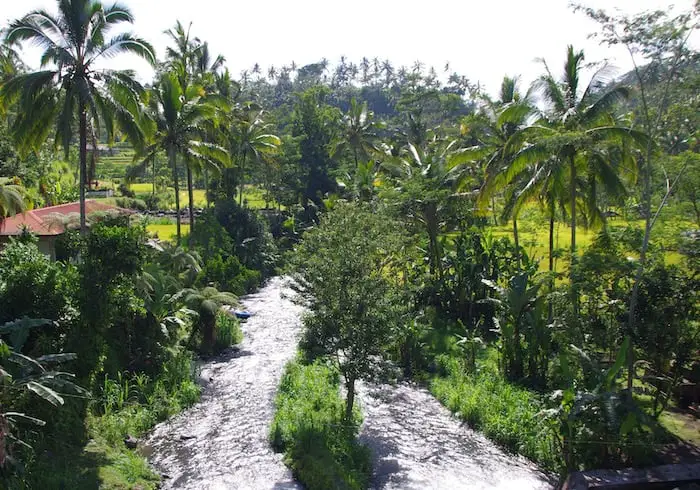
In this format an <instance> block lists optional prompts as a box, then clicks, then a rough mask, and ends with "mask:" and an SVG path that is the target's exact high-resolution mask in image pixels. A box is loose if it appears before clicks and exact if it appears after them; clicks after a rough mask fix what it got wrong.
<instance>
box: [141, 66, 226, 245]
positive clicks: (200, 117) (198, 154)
mask: <svg viewBox="0 0 700 490" xmlns="http://www.w3.org/2000/svg"><path fill="white" fill-rule="evenodd" d="M148 107H149V120H148V121H147V122H146V123H145V124H144V132H145V133H147V134H149V140H150V143H149V144H148V145H146V146H144V147H143V148H142V149H141V150H140V151H139V152H137V158H140V159H143V160H147V161H150V160H151V159H152V158H155V156H156V155H157V153H158V152H159V151H164V152H165V153H166V154H167V155H168V162H169V164H170V167H171V169H172V171H173V185H174V187H175V210H176V212H177V243H178V244H179V243H180V241H181V238H182V233H181V217H180V185H179V177H178V157H179V158H180V159H182V160H185V161H186V162H187V163H188V164H190V165H195V164H196V165H199V166H200V167H202V168H209V169H210V170H211V171H214V172H218V170H219V167H220V166H221V165H228V164H229V162H230V158H229V155H228V153H227V152H226V150H225V149H224V148H222V147H220V146H219V145H216V144H214V143H210V142H208V141H207V140H206V138H207V135H208V134H209V125H210V124H211V120H212V119H213V118H215V117H216V112H217V109H216V107H215V106H214V105H213V104H211V103H209V102H207V101H206V98H205V93H204V89H203V88H202V87H200V86H198V85H194V84H191V85H189V87H188V88H187V90H186V91H185V90H183V87H182V85H181V84H180V80H179V77H178V75H177V74H175V73H173V72H168V73H166V74H164V75H163V76H162V77H161V78H160V80H159V81H158V83H157V84H156V86H155V87H153V88H152V89H151V91H150V93H149V101H148ZM189 207H190V210H189V211H190V223H194V211H193V209H192V199H191V198H190V206H189Z"/></svg>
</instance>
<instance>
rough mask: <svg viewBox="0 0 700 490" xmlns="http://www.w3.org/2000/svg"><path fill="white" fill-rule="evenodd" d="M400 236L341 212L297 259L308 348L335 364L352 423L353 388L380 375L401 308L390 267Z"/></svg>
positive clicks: (364, 213)
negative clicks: (343, 383)
mask: <svg viewBox="0 0 700 490" xmlns="http://www.w3.org/2000/svg"><path fill="white" fill-rule="evenodd" d="M399 244H400V235H399V234H398V233H397V232H396V231H394V229H392V226H391V223H390V222H389V220H388V218H386V217H384V216H382V215H381V214H379V213H376V212H373V210H372V209H371V208H370V207H369V206H366V205H360V204H339V205H337V206H336V207H335V208H334V210H333V211H332V212H331V213H329V214H328V215H326V216H325V217H324V218H323V219H322V220H321V224H320V225H319V226H318V227H317V228H316V229H314V230H312V231H310V232H308V233H307V234H306V236H305V238H304V241H303V243H302V244H301V246H300V247H299V249H298V250H297V253H296V255H295V264H294V265H295V266H296V267H295V269H296V271H297V273H296V274H295V280H296V289H297V290H298V291H299V292H300V294H301V298H302V299H303V302H304V304H305V305H306V306H307V307H308V308H309V313H308V315H307V316H306V317H305V319H304V327H305V330H304V339H303V341H302V345H303V346H304V347H305V348H306V350H307V351H308V352H309V353H310V354H312V355H328V356H330V357H331V358H333V359H334V360H335V362H336V363H337V365H338V368H339V370H340V372H341V374H342V376H343V380H344V382H345V387H346V390H347V400H346V411H345V416H346V418H348V419H349V418H350V417H351V416H352V409H353V405H354V400H355V381H357V380H359V379H367V378H371V377H372V376H373V375H375V374H376V373H377V372H379V370H380V369H381V360H382V355H383V353H384V352H385V350H386V347H387V345H388V344H389V343H390V342H391V340H392V338H393V336H394V333H395V331H396V327H397V324H398V319H399V316H400V315H399V313H400V306H399V302H398V301H397V299H398V297H397V291H396V289H395V288H394V287H393V284H392V281H391V278H392V274H391V261H392V259H393V258H394V257H395V253H394V252H395V251H396V250H398V246H399Z"/></svg>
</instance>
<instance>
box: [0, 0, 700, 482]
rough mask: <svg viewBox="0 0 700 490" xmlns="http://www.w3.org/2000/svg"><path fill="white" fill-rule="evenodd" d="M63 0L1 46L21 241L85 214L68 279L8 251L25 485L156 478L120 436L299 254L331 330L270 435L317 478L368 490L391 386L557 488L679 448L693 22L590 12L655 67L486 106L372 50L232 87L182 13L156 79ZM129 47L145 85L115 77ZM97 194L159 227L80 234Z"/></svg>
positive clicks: (116, 12)
mask: <svg viewBox="0 0 700 490" xmlns="http://www.w3.org/2000/svg"><path fill="white" fill-rule="evenodd" d="M58 7H59V9H58V13H57V14H55V15H54V14H52V13H47V12H43V11H37V12H33V13H30V14H28V15H27V16H25V17H23V18H21V19H18V20H15V21H12V22H10V24H9V26H8V27H7V29H6V30H5V31H4V32H3V34H4V43H3V44H2V46H1V48H0V107H1V109H2V110H1V111H0V229H1V226H2V221H3V220H4V218H6V217H9V216H12V215H15V214H17V213H20V212H22V211H24V210H26V209H29V208H31V207H40V206H44V205H55V204H60V203H65V202H71V201H74V200H76V199H79V200H80V202H81V212H80V215H79V216H78V217H72V216H63V217H60V216H57V217H54V218H55V221H56V226H60V227H62V229H63V230H64V231H65V233H63V234H62V235H61V236H60V238H59V239H58V240H57V242H56V257H57V259H58V260H56V261H51V260H49V258H47V257H45V256H44V255H42V254H41V253H40V252H39V249H38V246H37V242H38V240H41V238H37V237H34V236H32V234H31V233H30V232H29V231H26V232H25V233H23V234H22V235H20V236H18V237H15V238H13V239H12V240H10V241H9V242H8V243H3V244H2V249H1V251H0V378H1V379H2V384H1V385H0V402H2V405H1V406H2V409H1V410H0V478H2V483H3V485H4V486H9V487H11V488H13V487H17V488H22V487H26V486H29V487H33V488H42V487H43V488H46V487H49V488H51V487H62V486H66V487H77V488H95V487H96V486H97V483H98V482H101V484H102V485H103V486H105V487H107V488H129V487H131V486H140V487H142V488H144V487H145V488H148V487H151V488H152V487H154V486H155V485H156V482H157V480H158V478H157V475H154V474H153V473H152V471H151V470H150V469H149V468H148V467H147V465H146V464H145V462H144V461H143V459H142V458H140V456H137V455H136V453H134V452H132V451H131V450H128V449H127V448H126V447H125V445H124V439H126V440H127V442H130V441H131V439H132V438H133V437H138V436H139V435H140V434H142V433H143V432H144V431H146V430H148V429H149V428H150V427H151V426H152V425H153V424H154V423H156V422H157V421H159V420H162V419H164V418H165V417H168V416H170V415H172V414H174V413H176V412H177V411H179V410H180V409H182V408H183V407H186V406H188V405H190V404H192V403H194V402H195V401H196V400H197V399H198V396H199V388H198V387H197V385H196V384H195V383H194V379H195V377H194V369H195V367H194V366H195V364H194V359H195V355H197V354H202V355H210V354H212V353H216V352H219V351H221V350H223V349H226V348H227V347H228V346H230V345H232V344H234V343H236V342H239V341H240V340H241V331H240V328H239V325H238V323H237V320H235V319H234V318H232V317H231V316H230V315H229V314H228V313H227V312H226V309H225V308H223V307H224V306H226V305H235V303H236V296H238V295H241V294H244V293H246V292H248V291H250V290H252V289H254V288H256V287H257V286H259V285H260V284H261V283H262V281H263V280H264V279H265V278H266V277H268V276H270V275H272V274H274V273H275V272H276V270H277V269H278V267H279V266H280V265H282V263H285V264H286V265H287V266H288V268H289V270H290V272H291V274H292V275H293V276H294V277H295V279H296V288H297V290H298V292H299V296H298V298H299V300H300V301H302V302H303V303H304V304H305V305H306V306H307V307H308V311H309V314H308V315H307V316H306V317H305V320H304V326H305V328H304V336H303V340H302V342H301V344H300V349H301V354H300V357H299V359H297V360H296V361H294V362H293V363H292V364H290V366H289V367H288V370H287V372H286V373H285V375H284V378H283V380H282V385H281V387H280V393H279V395H278V398H277V414H276V416H275V420H274V423H273V427H272V429H271V439H272V441H273V443H274V445H275V447H276V448H277V449H279V450H281V451H284V452H285V457H286V460H287V462H288V464H289V465H290V467H291V468H292V469H293V471H294V472H295V475H296V476H297V477H298V478H299V479H300V480H302V481H304V482H305V483H306V484H307V485H308V486H309V488H315V487H317V488H328V487H329V486H330V487H347V488H362V487H364V486H366V484H367V481H368V475H369V474H370V469H369V463H368V461H369V458H368V454H367V452H366V450H365V449H364V448H362V447H361V446H360V445H359V444H358V443H357V441H356V439H355V437H356V435H357V432H358V428H359V423H360V419H361V418H360V414H359V410H360V408H361V407H359V408H358V406H357V403H356V402H355V383H356V382H357V381H359V380H372V379H375V378H377V377H383V378H387V377H389V378H406V379H414V380H417V381H421V382H425V383H426V384H428V385H429V386H430V388H431V390H432V391H433V393H434V394H435V396H436V397H437V398H439V399H440V400H441V401H442V402H443V403H444V404H445V405H446V406H448V407H449V408H450V409H451V410H453V411H454V412H455V413H457V414H459V416H460V417H462V418H463V419H464V420H465V421H466V422H467V423H469V424H470V425H472V426H474V427H476V428H479V429H480V430H482V431H483V432H484V433H485V434H486V435H487V436H488V437H490V438H492V439H494V440H495V441H497V442H498V443H500V444H502V445H503V446H504V447H506V448H507V449H509V450H512V451H515V452H519V453H521V454H523V455H525V456H527V457H529V458H531V459H533V460H534V461H536V462H537V463H539V464H540V465H541V466H543V467H544V468H546V469H548V470H552V471H557V472H562V473H564V472H567V471H570V470H573V469H576V468H591V467H618V466H623V465H640V464H648V463H651V462H654V461H657V460H658V458H659V456H658V454H657V453H658V452H657V451H656V449H657V448H658V446H660V445H665V444H668V443H672V442H673V441H675V440H676V439H675V436H674V435H673V434H671V433H669V432H668V429H667V428H666V426H665V425H664V424H663V423H662V422H664V421H666V420H668V417H670V416H673V415H674V414H675V413H676V412H675V411H679V410H681V409H684V408H687V406H688V405H693V404H694V405H695V407H697V403H698V392H697V383H698V377H699V375H698V366H699V359H698V349H699V348H700V335H699V334H700V323H699V322H698V313H700V311H699V308H698V306H699V301H698V290H699V288H698V281H699V280H700V262H698V256H699V253H700V250H699V246H700V240H699V236H698V231H697V229H698V228H700V213H699V212H698V209H699V208H700V201H698V198H699V197H700V196H699V195H698V193H697V189H698V182H700V180H699V179H700V164H699V158H698V150H699V149H700V147H699V146H698V141H697V134H696V131H697V126H698V116H699V114H700V99H699V98H698V88H700V85H699V84H700V72H699V71H698V54H697V52H696V51H694V50H693V49H692V48H691V47H690V46H689V45H688V43H687V41H688V37H689V35H690V33H691V32H693V30H694V29H695V28H696V26H697V18H698V17H697V15H698V13H697V12H690V13H687V14H683V15H680V16H677V17H670V16H669V14H668V13H665V12H650V13H644V14H640V15H639V16H635V17H629V18H628V17H624V16H618V17H611V16H609V15H608V14H606V13H605V12H603V11H595V10H590V9H586V8H584V7H576V9H577V10H578V11H580V12H581V14H582V15H587V16H589V17H591V18H593V19H594V20H596V21H597V22H598V23H599V24H600V27H601V29H600V32H599V33H598V37H599V39H600V40H601V42H603V43H605V44H610V45H613V44H615V45H623V46H624V47H626V48H627V49H628V51H629V53H630V55H631V56H632V58H633V61H634V66H635V68H634V70H633V71H632V72H630V73H628V74H625V75H624V76H622V77H619V78H617V79H614V78H612V77H610V75H609V71H608V68H607V67H606V66H602V65H599V66H597V68H596V69H594V70H590V69H589V66H588V65H587V64H586V63H587V62H588V61H589V60H586V59H585V57H584V53H583V52H581V51H578V50H576V49H575V48H573V47H571V46H569V47H568V48H566V49H564V48H565V47H564V46H562V56H563V64H562V66H561V68H557V69H550V67H549V66H547V65H544V66H543V67H542V76H541V77H540V78H539V79H538V80H537V81H536V82H535V83H534V84H533V86H532V87H528V88H526V87H521V86H520V84H519V81H518V77H505V78H504V80H503V85H502V87H501V90H500V93H499V94H498V95H497V96H492V95H489V94H486V93H484V92H483V91H482V90H481V89H480V88H479V87H478V86H476V85H474V84H472V83H470V82H469V80H468V79H466V78H465V77H463V76H461V75H459V74H448V73H447V72H446V73H445V74H444V75H438V74H437V73H436V72H435V70H434V69H432V68H430V69H425V67H424V66H423V65H422V64H421V63H416V64H415V65H414V66H412V67H394V66H393V65H392V64H391V62H390V61H388V60H386V61H382V60H379V59H373V60H370V59H367V58H364V59H362V60H361V61H360V62H359V63H358V64H355V63H353V62H349V61H348V60H346V59H344V58H343V59H341V60H340V62H339V63H337V64H336V65H335V66H331V65H330V64H329V63H328V62H327V61H326V60H322V61H320V62H318V63H314V64H310V65H307V66H303V67H297V66H295V65H294V64H291V65H290V66H284V67H281V68H279V69H278V68H275V67H270V68H269V69H268V70H267V72H266V73H262V69H261V68H260V67H259V66H258V65H256V66H255V67H253V69H252V70H251V71H249V72H248V71H246V72H244V73H242V74H241V77H240V79H238V80H234V77H233V76H232V75H231V73H230V72H229V71H228V70H227V69H226V68H225V60H224V59H223V58H222V57H220V56H215V55H214V54H212V53H211V52H210V50H209V46H208V45H207V43H206V42H205V41H202V40H200V39H199V38H197V37H195V36H192V35H191V33H190V29H189V28H186V27H185V25H183V24H181V23H179V22H178V23H177V24H176V25H175V26H174V27H173V28H172V29H171V30H170V31H168V33H167V35H168V36H169V39H170V44H169V48H168V51H167V54H166V58H165V59H164V60H162V61H159V60H156V58H155V56H154V53H153V50H152V49H151V47H150V45H149V44H148V43H147V42H146V41H144V40H142V39H140V38H138V37H137V36H134V35H131V34H116V35H114V36H112V37H110V31H111V30H112V29H113V28H114V27H115V26H119V25H120V24H122V23H125V22H126V23H131V22H132V21H133V18H132V16H131V13H130V12H129V10H128V9H127V8H125V7H123V6H120V5H119V4H117V5H114V6H112V7H107V6H104V5H102V4H101V3H99V2H97V1H94V0H71V1H65V2H59V3H58ZM25 42H34V43H35V44H37V45H39V46H40V47H41V48H42V49H43V50H44V53H43V56H42V64H43V65H44V66H43V67H42V68H41V69H40V70H39V71H32V70H30V69H29V68H28V67H26V66H24V65H23V63H22V62H21V60H20V57H19V56H18V54H17V53H18V49H19V48H20V47H21V45H22V44H23V43H25ZM129 53H131V54H136V55H138V56H141V57H143V58H145V59H147V60H148V61H150V62H151V63H152V64H153V65H154V66H155V67H156V70H155V72H156V75H155V78H154V79H153V80H152V82H151V83H149V84H148V85H147V86H142V85H141V84H139V83H138V82H137V81H136V80H135V78H134V76H133V74H132V73H130V72H126V71H125V72H121V71H113V70H98V69H96V68H93V63H96V62H97V60H98V58H100V57H105V58H111V57H113V56H117V55H121V54H129ZM504 70H507V67H504ZM586 81H587V82H588V83H586ZM105 145H106V146H105ZM101 147H102V148H106V147H111V148H113V149H112V150H109V151H103V149H101ZM109 152H115V153H117V154H116V155H110V156H106V155H105V154H104V153H109ZM76 169H77V171H76ZM100 189H110V190H114V191H115V192H116V197H111V198H110V197H100V198H99V199H103V200H104V201H106V202H111V203H113V204H118V205H120V206H124V207H132V208H134V209H138V210H140V211H141V212H143V213H145V212H146V211H151V212H152V214H158V215H159V216H157V217H153V216H150V217H143V216H139V215H135V216H127V217H124V216H121V217H119V216H117V217H115V216H112V215H111V214H91V215H87V213H86V207H85V199H86V194H87V193H88V192H89V191H90V190H100ZM261 208H262V209H261ZM171 210H174V213H172V212H171ZM74 218H77V219H74ZM171 228H172V231H166V230H169V229H171ZM561 228H563V229H564V230H566V231H565V233H561V235H562V236H560V229H561ZM154 230H160V231H161V232H162V233H163V234H166V236H163V235H161V238H163V239H165V240H166V241H153V240H150V239H149V238H150V237H149V232H151V233H152V232H153V231H154ZM35 231H36V230H35ZM171 233H172V235H173V242H174V243H168V240H169V239H170V234H171ZM564 235H566V236H564ZM341 385H342V388H343V392H344V394H345V400H342V399H341V398H340V396H341V395H340V394H339V387H340V386H341ZM37 398H39V399H41V400H43V403H36V400H37ZM670 409H674V412H671V410H670ZM696 410H697V408H696ZM687 413H692V412H687ZM330 427H340V428H341V429H342V430H330ZM130 436H131V437H130ZM691 442H692V441H691ZM695 442H696V443H697V442H698V441H697V440H696V441H695ZM55 455H60V456H58V457H55Z"/></svg>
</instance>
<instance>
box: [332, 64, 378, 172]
mask: <svg viewBox="0 0 700 490" xmlns="http://www.w3.org/2000/svg"><path fill="white" fill-rule="evenodd" d="M365 60H366V58H365ZM378 127H379V125H378V124H377V123H376V122H374V113H373V112H372V111H370V110H368V109H367V102H363V103H361V104H360V103H358V102H357V99H355V97H353V98H352V99H351V100H350V108H349V109H348V112H347V113H346V114H345V115H344V116H343V120H342V133H341V135H340V139H339V141H338V142H337V143H336V145H335V148H334V149H333V155H337V154H340V153H342V152H345V151H350V152H351V153H352V155H353V157H354V159H355V168H357V167H358V165H359V163H360V162H366V161H367V160H369V157H370V155H371V154H372V153H373V152H376V151H378V150H377V147H376V145H375V141H376V139H377V133H376V130H377V129H378Z"/></svg>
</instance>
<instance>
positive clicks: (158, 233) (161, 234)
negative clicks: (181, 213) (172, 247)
mask: <svg viewBox="0 0 700 490" xmlns="http://www.w3.org/2000/svg"><path fill="white" fill-rule="evenodd" d="M146 231H147V232H148V233H149V234H150V235H153V236H154V237H156V238H159V239H160V240H163V241H165V242H174V241H175V238H176V236H177V224H176V223H171V224H167V225H162V224H149V225H146ZM181 231H182V236H183V238H184V237H186V236H187V235H189V233H190V225H187V224H183V225H182V227H181Z"/></svg>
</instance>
